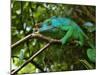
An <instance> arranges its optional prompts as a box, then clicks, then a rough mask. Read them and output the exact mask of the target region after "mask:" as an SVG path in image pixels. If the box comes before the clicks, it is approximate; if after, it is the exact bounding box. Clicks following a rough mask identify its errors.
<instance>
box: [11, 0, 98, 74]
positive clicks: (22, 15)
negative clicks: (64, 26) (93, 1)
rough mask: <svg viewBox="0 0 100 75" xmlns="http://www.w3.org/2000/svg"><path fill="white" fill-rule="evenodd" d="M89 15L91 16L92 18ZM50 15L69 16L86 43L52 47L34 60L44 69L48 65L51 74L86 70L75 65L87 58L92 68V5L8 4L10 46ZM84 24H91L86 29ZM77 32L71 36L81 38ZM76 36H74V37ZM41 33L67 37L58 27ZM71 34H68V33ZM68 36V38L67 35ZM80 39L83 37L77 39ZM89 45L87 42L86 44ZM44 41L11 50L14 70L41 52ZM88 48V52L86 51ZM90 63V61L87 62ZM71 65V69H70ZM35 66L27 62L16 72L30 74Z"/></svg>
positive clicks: (93, 29)
mask: <svg viewBox="0 0 100 75" xmlns="http://www.w3.org/2000/svg"><path fill="white" fill-rule="evenodd" d="M91 15H92V16H91ZM52 16H60V17H68V18H71V19H72V20H73V21H75V22H76V23H77V25H79V27H80V28H81V29H82V30H83V32H84V33H86V35H87V36H88V38H89V39H88V40H87V39H85V40H84V45H83V46H79V45H78V44H77V43H74V42H73V40H70V42H68V43H67V44H64V45H59V44H53V45H51V46H50V47H49V48H48V49H46V50H45V51H44V52H42V53H41V54H40V55H39V56H37V57H36V58H35V59H34V60H33V61H35V62H36V63H37V64H39V65H40V66H41V67H42V68H43V69H44V68H45V67H46V66H48V68H49V69H50V71H67V70H77V69H87V68H85V66H82V65H80V64H79V63H78V64H77V65H76V62H78V61H79V60H80V59H86V60H87V61H88V62H89V64H92V65H93V69H95V52H94V51H95V50H92V49H88V48H91V46H90V45H89V44H90V43H91V44H92V45H93V46H94V47H95V31H96V30H95V28H96V26H95V6H84V5H70V4H55V3H54V4H52V3H39V2H25V1H15V0H12V2H11V44H14V43H16V42H17V41H18V40H20V39H22V38H24V37H25V36H27V35H28V34H30V33H32V32H33V27H34V28H35V25H36V24H37V23H40V22H44V20H46V19H49V18H50V17H52ZM87 22H91V23H92V24H93V27H92V26H87V27H86V24H85V23H87ZM76 31H77V30H75V31H73V33H72V34H73V36H74V37H77V35H78V36H80V35H79V34H80V33H79V32H76ZM75 33H76V34H75ZM41 34H43V35H45V36H48V37H51V38H55V39H61V38H62V36H64V35H65V34H66V32H65V31H62V30H60V29H59V28H58V29H57V30H56V32H47V31H46V32H42V33H41ZM69 34H70V33H69ZM66 36H68V35H66ZM80 38H82V37H81V36H80ZM88 42H89V43H88ZM45 44H46V42H44V41H43V40H38V39H36V38H35V39H29V40H27V41H25V42H23V43H21V44H19V45H18V46H16V47H14V48H12V49H11V59H12V60H13V62H12V63H11V64H14V65H16V66H17V67H19V66H21V64H22V63H23V62H25V60H27V59H28V58H29V57H30V56H32V55H33V54H35V53H36V52H37V51H38V50H39V49H41V48H42V47H43V46H44V45H45ZM87 49H88V50H87ZM90 61H93V62H94V63H93V62H90ZM72 65H73V67H72ZM36 68H37V67H36V66H35V65H32V64H31V63H29V64H28V65H26V66H25V67H24V68H22V70H20V71H19V72H18V73H20V74H21V73H33V72H35V71H36Z"/></svg>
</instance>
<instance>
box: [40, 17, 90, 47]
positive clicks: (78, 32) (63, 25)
mask: <svg viewBox="0 0 100 75" xmlns="http://www.w3.org/2000/svg"><path fill="white" fill-rule="evenodd" d="M56 28H59V29H60V30H62V31H65V32H66V33H65V35H64V36H63V37H62V38H61V39H60V40H61V43H62V44H65V43H67V42H68V40H70V39H75V40H77V42H78V43H79V44H80V45H83V43H84V38H88V37H87V36H86V35H85V33H84V32H83V31H82V29H81V28H80V27H79V25H77V23H75V22H74V21H73V20H72V19H70V18H65V17H56V16H53V17H51V18H49V19H46V20H45V21H44V22H43V23H42V24H41V27H40V28H39V32H45V31H51V32H53V31H55V30H56ZM58 34H59V33H58Z"/></svg>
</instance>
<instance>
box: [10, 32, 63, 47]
mask: <svg viewBox="0 0 100 75" xmlns="http://www.w3.org/2000/svg"><path fill="white" fill-rule="evenodd" d="M32 37H33V38H38V39H43V40H45V41H50V40H52V41H53V42H55V43H61V41H60V40H57V39H52V38H50V37H46V36H43V35H41V34H35V33H31V34H29V35H27V36H26V37H24V38H22V39H21V40H19V41H17V42H16V43H14V44H13V45H11V48H14V47H16V46H17V45H19V44H20V43H22V42H24V41H26V40H28V39H29V38H32Z"/></svg>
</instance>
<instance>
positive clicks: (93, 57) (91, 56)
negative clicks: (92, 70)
mask: <svg viewBox="0 0 100 75" xmlns="http://www.w3.org/2000/svg"><path fill="white" fill-rule="evenodd" d="M87 56H88V58H89V59H90V61H92V62H96V50H94V49H88V50H87Z"/></svg>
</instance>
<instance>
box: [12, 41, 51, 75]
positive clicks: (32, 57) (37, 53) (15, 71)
mask: <svg viewBox="0 0 100 75" xmlns="http://www.w3.org/2000/svg"><path fill="white" fill-rule="evenodd" d="M51 43H52V41H50V42H49V43H48V44H46V45H45V46H44V47H43V48H41V49H40V50H39V51H37V52H36V53H35V54H34V55H33V56H31V57H30V58H29V59H28V60H27V61H25V62H24V63H23V64H22V65H21V66H20V67H18V68H17V69H16V70H14V71H12V72H11V75H14V74H16V73H17V72H18V71H19V70H21V69H22V68H23V67H24V66H26V65H27V64H28V63H29V62H30V61H32V60H33V59H34V58H35V57H36V56H37V55H39V54H40V53H41V52H43V51H44V50H45V49H46V48H48V47H49V46H50V45H51Z"/></svg>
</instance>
